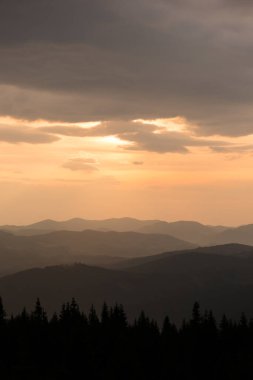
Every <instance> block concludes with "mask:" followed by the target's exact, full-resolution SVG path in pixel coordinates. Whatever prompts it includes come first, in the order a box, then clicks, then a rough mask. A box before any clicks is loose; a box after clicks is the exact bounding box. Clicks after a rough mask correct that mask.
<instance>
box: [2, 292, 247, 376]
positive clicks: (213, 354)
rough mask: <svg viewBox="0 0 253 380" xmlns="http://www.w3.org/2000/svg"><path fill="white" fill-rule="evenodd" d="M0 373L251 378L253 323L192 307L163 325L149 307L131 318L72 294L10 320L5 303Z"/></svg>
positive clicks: (117, 307) (120, 308) (115, 308)
mask: <svg viewBox="0 0 253 380" xmlns="http://www.w3.org/2000/svg"><path fill="white" fill-rule="evenodd" d="M0 342H1V345H0V350H1V352H0V357H1V359H0V370H1V373H2V376H3V377H4V378H6V379H7V378H8V379H20V378H26V379H69V378H80V379H126V380H127V379H138V380H139V379H175V380H176V379H208V380H209V379H210V380H211V379H252V376H253V345H252V342H253V320H251V319H247V317H246V316H245V315H244V314H243V313H242V315H241V318H240V320H239V321H232V320H230V319H229V318H227V317H226V316H225V315H224V316H223V317H222V319H221V321H216V319H215V317H214V315H213V313H212V311H204V312H201V310H200V306H199V304H198V303H197V302H196V303H195V304H194V305H193V310H192V317H191V319H190V320H188V321H185V320H184V321H182V324H181V325H180V326H176V325H175V324H173V322H171V321H170V319H169V317H168V316H165V318H164V322H163V324H162V326H158V324H157V323H156V321H154V320H151V319H149V317H148V316H147V315H146V314H145V312H141V313H140V315H139V317H138V318H136V319H135V320H134V321H133V322H132V323H129V322H128V319H127V316H126V313H125V310H124V308H123V306H122V305H119V304H116V305H114V306H113V307H109V306H107V304H104V305H103V308H102V310H101V311H100V312H97V311H96V310H95V308H94V307H93V306H92V307H91V308H90V311H89V313H88V314H87V315H86V314H84V313H82V312H81V311H80V308H79V306H78V303H77V302H76V301H75V299H72V301H71V302H68V303H66V304H63V305H62V308H61V310H60V312H59V313H55V314H54V315H53V316H51V317H50V318H48V316H47V314H46V312H45V310H44V309H43V307H42V305H41V303H40V300H39V299H37V301H36V303H35V306H34V310H33V311H31V312H27V311H26V310H25V309H24V310H23V311H22V312H20V313H19V314H18V315H15V316H10V317H7V316H6V313H5V310H4V307H3V303H2V301H1V303H0Z"/></svg>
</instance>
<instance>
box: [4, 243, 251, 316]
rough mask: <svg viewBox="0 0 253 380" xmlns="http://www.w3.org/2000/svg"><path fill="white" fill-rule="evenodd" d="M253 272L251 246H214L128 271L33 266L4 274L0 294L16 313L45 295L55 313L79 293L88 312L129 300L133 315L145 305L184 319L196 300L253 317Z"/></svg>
mask: <svg viewBox="0 0 253 380" xmlns="http://www.w3.org/2000/svg"><path fill="white" fill-rule="evenodd" d="M143 260H144V259H143ZM135 264H136V263H135ZM252 273H253V251H252V249H251V247H245V246H238V245H237V246H225V247H212V249H210V248H207V249H196V250H189V251H183V252H178V253H176V252H175V253H174V254H171V253H168V254H164V255H162V257H161V255H159V257H158V258H157V260H156V259H154V260H153V261H152V262H150V261H149V262H145V260H144V262H143V263H142V264H141V263H139V265H134V266H132V267H129V268H128V269H127V270H126V269H125V271H122V270H108V269H102V268H96V267H89V266H86V265H82V264H78V265H72V266H56V267H48V268H45V269H31V270H28V271H23V272H20V273H16V274H14V275H10V276H5V277H3V278H1V279H0V295H2V297H4V299H5V300H6V307H7V310H8V311H11V312H14V313H16V312H17V311H18V310H19V309H20V308H21V307H22V306H23V305H26V306H27V307H28V308H30V307H31V306H32V304H33V302H34V299H35V298H36V297H38V296H39V297H40V298H41V300H42V302H43V304H44V305H45V307H46V309H47V310H48V311H49V312H52V311H53V310H54V309H55V308H56V307H58V306H59V305H60V304H61V303H62V302H64V301H65V300H67V299H70V298H71V297H76V298H77V300H78V301H79V302H80V305H81V307H82V309H84V310H87V309H88V308H89V307H90V305H91V304H94V305H96V306H97V307H100V306H101V305H102V303H103V302H104V301H106V302H108V303H110V304H112V303H114V302H120V303H124V305H126V308H127V310H128V311H129V316H130V318H133V317H135V316H136V315H137V314H138V313H139V312H140V310H141V309H145V310H146V311H147V312H148V313H149V315H150V316H151V317H155V318H157V319H158V320H161V317H162V316H163V315H164V313H169V314H170V316H171V318H173V320H175V321H176V322H180V321H181V319H182V318H183V317H187V315H188V314H187V313H189V310H190V308H191V305H192V304H193V303H194V302H195V301H196V300H198V301H199V302H200V303H201V304H202V306H203V308H208V309H210V308H211V309H213V310H214V312H215V313H217V315H218V316H221V315H222V314H223V313H224V312H226V313H228V314H229V315H231V316H232V317H238V316H239V313H240V312H242V311H244V312H246V313H247V314H248V315H250V316H253V303H252V298H253V277H252Z"/></svg>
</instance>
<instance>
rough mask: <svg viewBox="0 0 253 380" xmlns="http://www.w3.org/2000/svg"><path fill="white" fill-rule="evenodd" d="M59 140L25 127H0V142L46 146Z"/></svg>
mask: <svg viewBox="0 0 253 380" xmlns="http://www.w3.org/2000/svg"><path fill="white" fill-rule="evenodd" d="M59 139H60V138H59V137H57V136H55V135H53V134H49V133H43V132H41V131H39V130H37V129H35V128H31V127H25V126H16V127H13V126H9V125H8V126H2V125H0V142H7V143H11V144H17V143H28V144H47V143H53V142H55V141H57V140H59Z"/></svg>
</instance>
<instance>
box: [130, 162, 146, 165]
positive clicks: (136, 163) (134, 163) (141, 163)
mask: <svg viewBox="0 0 253 380" xmlns="http://www.w3.org/2000/svg"><path fill="white" fill-rule="evenodd" d="M143 164H144V162H143V161H133V165H143Z"/></svg>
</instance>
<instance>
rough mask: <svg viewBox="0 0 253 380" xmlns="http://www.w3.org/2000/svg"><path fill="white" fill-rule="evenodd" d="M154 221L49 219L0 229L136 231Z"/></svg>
mask: <svg viewBox="0 0 253 380" xmlns="http://www.w3.org/2000/svg"><path fill="white" fill-rule="evenodd" d="M156 222H157V221H156V220H146V221H145V220H138V219H134V218H111V219H105V220H86V219H81V218H73V219H70V220H66V221H60V222H58V221H55V220H51V219H46V220H42V221H40V222H37V223H33V224H30V225H27V226H8V225H6V226H1V227H0V229H2V230H6V231H10V232H12V233H15V234H21V235H24V234H27V235H37V234H38V233H48V232H52V231H62V230H65V231H84V230H98V231H117V232H127V231H137V230H138V229H139V228H140V227H143V226H146V225H149V224H152V223H156Z"/></svg>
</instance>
